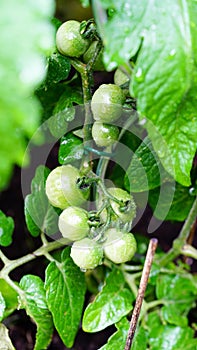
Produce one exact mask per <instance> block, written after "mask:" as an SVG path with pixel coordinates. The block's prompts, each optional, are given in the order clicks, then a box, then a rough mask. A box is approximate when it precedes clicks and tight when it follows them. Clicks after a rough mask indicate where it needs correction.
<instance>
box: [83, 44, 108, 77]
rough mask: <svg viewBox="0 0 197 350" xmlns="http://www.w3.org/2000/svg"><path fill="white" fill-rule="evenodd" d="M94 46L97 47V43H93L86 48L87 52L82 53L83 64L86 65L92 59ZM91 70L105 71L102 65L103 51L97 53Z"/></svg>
mask: <svg viewBox="0 0 197 350" xmlns="http://www.w3.org/2000/svg"><path fill="white" fill-rule="evenodd" d="M96 45H97V41H93V42H92V44H91V45H90V47H89V48H88V50H87V51H86V52H85V53H84V55H83V60H84V62H85V63H88V62H89V61H90V60H91V59H92V57H93V55H94V52H95V49H96ZM93 68H94V70H95V71H103V70H105V67H104V64H103V49H102V50H101V51H100V52H99V54H98V56H97V58H96V61H95V63H94V66H93Z"/></svg>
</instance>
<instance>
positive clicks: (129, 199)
mask: <svg viewBox="0 0 197 350" xmlns="http://www.w3.org/2000/svg"><path fill="white" fill-rule="evenodd" d="M107 191H108V192H109V194H111V195H112V196H113V197H115V198H116V199H118V200H119V201H121V202H122V205H119V204H118V203H117V202H115V201H113V200H112V199H110V205H111V207H112V209H113V213H112V216H111V219H112V223H113V222H114V223H116V222H117V220H121V221H122V222H123V223H124V224H126V223H127V222H132V221H133V219H134V218H135V216H136V205H135V202H134V199H133V196H131V195H130V194H129V193H128V192H127V191H124V190H122V189H121V188H118V187H110V188H108V189H107ZM105 199H106V198H103V197H102V196H101V197H100V198H99V199H98V209H99V208H100V207H101V206H102V205H103V203H102V202H103V200H105ZM101 218H102V220H103V221H104V222H105V221H106V220H107V210H106V209H104V210H103V211H102V213H101Z"/></svg>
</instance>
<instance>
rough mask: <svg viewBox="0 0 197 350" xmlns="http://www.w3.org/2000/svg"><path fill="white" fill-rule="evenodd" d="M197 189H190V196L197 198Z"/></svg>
mask: <svg viewBox="0 0 197 350" xmlns="http://www.w3.org/2000/svg"><path fill="white" fill-rule="evenodd" d="M196 192H197V191H196V189H195V187H191V188H190V189H189V194H190V196H195V195H196Z"/></svg>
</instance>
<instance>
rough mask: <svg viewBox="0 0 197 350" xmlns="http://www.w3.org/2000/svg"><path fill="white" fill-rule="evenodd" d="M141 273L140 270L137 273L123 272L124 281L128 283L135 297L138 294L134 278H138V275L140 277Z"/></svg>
mask: <svg viewBox="0 0 197 350" xmlns="http://www.w3.org/2000/svg"><path fill="white" fill-rule="evenodd" d="M141 275H142V273H141V272H137V273H134V274H130V273H127V272H124V277H125V281H126V282H127V283H128V285H129V287H130V289H131V291H132V292H133V294H134V296H135V298H136V297H137V294H138V288H137V286H136V283H135V279H136V278H138V277H141Z"/></svg>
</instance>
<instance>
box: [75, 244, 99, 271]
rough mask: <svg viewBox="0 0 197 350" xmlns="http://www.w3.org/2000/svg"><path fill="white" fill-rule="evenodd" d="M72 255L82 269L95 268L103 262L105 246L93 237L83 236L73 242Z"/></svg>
mask: <svg viewBox="0 0 197 350" xmlns="http://www.w3.org/2000/svg"><path fill="white" fill-rule="evenodd" d="M70 256H71V258H72V259H73V261H74V263H75V264H76V265H77V266H79V267H80V268H81V269H82V270H87V269H94V268H95V267H96V266H98V265H101V264H102V259H103V248H102V246H101V245H100V244H99V243H97V242H95V241H93V240H92V239H89V238H83V239H82V240H80V241H76V242H74V243H73V245H72V248H71V254H70Z"/></svg>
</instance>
